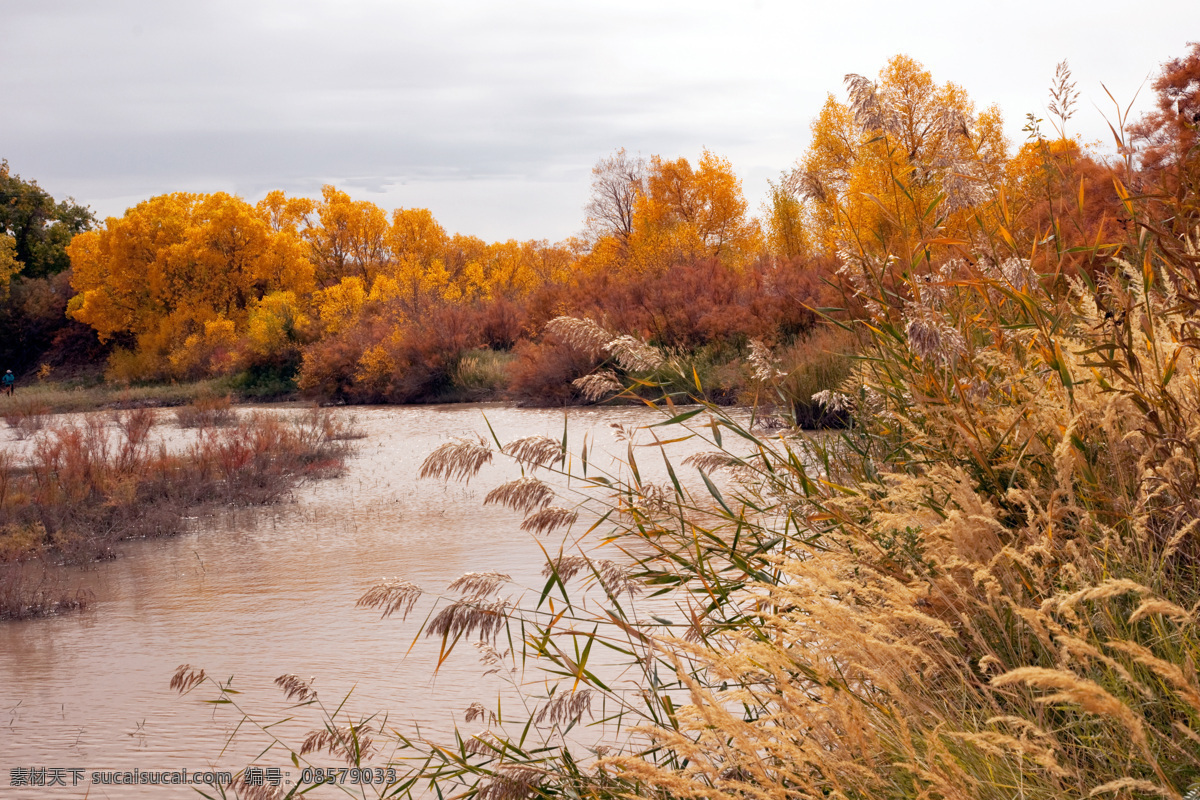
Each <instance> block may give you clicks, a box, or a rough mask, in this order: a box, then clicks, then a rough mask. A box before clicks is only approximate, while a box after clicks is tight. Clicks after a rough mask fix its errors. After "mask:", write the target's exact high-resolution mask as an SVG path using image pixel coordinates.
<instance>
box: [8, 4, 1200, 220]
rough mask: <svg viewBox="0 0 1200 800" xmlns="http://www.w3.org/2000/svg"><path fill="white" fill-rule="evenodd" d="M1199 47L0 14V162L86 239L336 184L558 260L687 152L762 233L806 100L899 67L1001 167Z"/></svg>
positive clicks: (852, 17)
mask: <svg viewBox="0 0 1200 800" xmlns="http://www.w3.org/2000/svg"><path fill="white" fill-rule="evenodd" d="M1196 39H1200V2H1195V0H1144V2H1141V3H1138V4H1133V5H1131V4H1129V3H1127V2H1120V3H1118V2H1110V1H1109V0H1099V1H1098V2H1091V3H1088V4H1086V6H1085V5H1083V4H1081V3H1066V2H1059V1H1058V0H1039V1H1038V2H1030V1H1029V0H1012V1H1011V2H1005V3H998V2H974V3H966V2H957V3H943V2H937V3H930V2H925V3H915V4H914V3H899V2H891V3H879V2H874V0H858V2H853V3H850V2H827V1H826V2H816V3H810V2H782V1H780V0H742V1H741V2H732V1H731V0H725V1H723V2H722V1H718V0H688V1H687V2H674V1H671V2H654V0H640V2H625V0H606V1H605V2H591V1H590V0H553V1H550V0H546V1H544V2H530V1H528V0H504V1H503V2H484V1H483V0H441V2H436V3H435V2H428V0H426V1H425V2H408V1H407V0H379V1H376V0H339V2H336V3H335V2H326V0H235V1H234V2H226V0H194V1H193V2H186V3H184V2H177V1H176V0H154V1H153V2H144V1H143V0H102V1H101V2H97V0H88V1H87V2H81V1H79V0H37V2H27V1H26V0H0V158H6V159H7V160H8V162H9V165H10V167H11V169H12V170H13V172H16V173H18V174H20V175H21V177H22V178H24V179H26V180H36V181H38V183H39V184H40V185H41V186H42V187H43V188H45V189H46V190H47V191H49V192H50V193H51V194H52V195H54V196H55V197H56V198H59V199H62V198H64V197H67V196H72V197H74V198H75V199H76V201H78V202H80V203H83V204H85V205H89V206H90V207H91V208H92V209H93V210H94V211H95V212H96V213H97V215H98V216H100V217H101V218H103V217H107V216H119V215H120V214H122V213H123V212H124V210H125V209H126V208H128V207H129V206H132V205H135V204H136V203H138V202H140V201H142V200H145V199H147V198H149V197H152V196H154V195H157V194H162V193H166V192H175V191H192V192H214V191H225V192H231V193H235V194H238V195H240V196H242V197H244V198H246V199H247V200H250V201H257V200H258V199H260V198H261V197H262V196H263V195H265V194H266V193H267V192H268V191H270V190H272V189H283V190H284V191H286V192H287V193H288V194H292V195H306V196H313V197H317V196H319V195H320V191H321V186H322V185H324V184H328V183H332V184H334V185H336V186H338V187H339V188H341V189H344V190H345V191H347V192H349V193H350V194H351V195H352V196H353V197H354V198H355V199H358V200H370V201H372V202H375V203H377V204H379V205H380V206H382V207H384V208H386V209H393V208H397V207H413V206H418V207H425V208H429V209H430V210H431V211H432V212H433V214H434V216H435V217H436V218H437V219H438V220H439V222H441V223H442V225H443V226H445V227H446V228H447V230H449V231H450V232H458V233H464V234H473V235H476V236H480V237H481V238H484V239H487V240H489V241H490V240H505V239H513V238H515V239H520V240H525V239H547V240H550V241H558V240H561V239H564V238H566V237H568V236H572V235H575V234H577V233H579V232H580V231H581V230H582V228H583V225H584V211H583V207H584V205H585V204H586V203H587V199H588V191H589V187H590V180H591V168H592V166H593V165H594V164H595V163H596V162H597V160H599V159H600V158H602V157H604V156H607V155H610V154H611V153H612V152H613V151H615V150H616V149H617V148H620V147H624V148H626V149H627V150H628V151H629V152H631V153H635V154H641V155H643V156H650V155H652V154H658V155H661V156H663V157H664V158H678V157H680V156H683V157H686V158H688V159H690V160H692V161H693V162H694V161H695V160H696V159H697V158H699V156H700V155H701V153H702V152H703V151H704V149H706V148H707V149H708V150H711V151H712V152H714V153H716V154H717V155H720V156H723V157H725V158H727V159H729V160H730V162H731V163H732V164H733V167H734V169H735V171H736V172H737V174H738V176H739V177H740V178H741V180H742V185H743V190H744V192H745V194H746V197H747V200H748V201H749V203H750V206H751V211H757V210H758V209H759V206H760V204H761V203H762V201H763V198H764V196H765V193H766V190H767V181H768V180H770V179H775V178H778V177H779V175H780V173H781V172H783V171H784V170H787V169H789V168H790V167H791V166H792V165H793V164H794V163H795V162H796V160H797V159H798V158H799V157H800V156H802V155H803V153H804V150H805V147H806V146H807V143H808V139H809V127H810V125H811V122H812V119H813V118H814V117H815V116H816V114H817V113H818V111H819V110H820V108H821V105H822V103H823V102H824V100H825V96H826V94H827V93H829V92H833V93H835V94H836V95H837V96H838V97H840V98H844V96H845V95H844V91H843V88H842V82H843V78H844V76H845V75H846V74H847V73H860V74H863V75H867V76H871V77H874V76H875V75H877V74H878V72H879V71H880V69H882V68H883V66H884V64H885V63H886V62H887V60H888V58H890V57H891V56H893V55H896V54H897V53H904V54H907V55H909V56H911V57H913V58H915V59H917V60H918V61H920V62H922V63H923V64H924V65H925V67H926V68H927V69H929V70H930V72H931V73H932V74H933V77H934V79H935V80H936V81H938V82H939V83H940V82H944V81H954V82H955V83H958V84H959V85H961V86H963V87H964V88H965V89H966V90H967V92H968V93H969V94H970V96H971V98H972V99H973V100H974V101H975V103H976V105H977V107H978V108H980V109H982V108H984V107H987V106H990V105H992V104H996V105H998V106H999V107H1000V108H1001V110H1002V111H1003V112H1004V116H1005V120H1006V129H1007V131H1008V135H1009V138H1010V140H1011V141H1012V142H1013V144H1014V146H1015V145H1019V144H1020V142H1021V141H1023V139H1024V136H1025V134H1023V133H1022V130H1021V129H1022V126H1023V125H1024V124H1025V118H1026V114H1027V113H1029V112H1032V113H1034V114H1036V115H1037V116H1039V117H1043V118H1047V119H1048V116H1049V115H1048V113H1047V112H1046V104H1047V102H1048V87H1049V85H1050V82H1051V79H1052V78H1053V76H1054V71H1055V66H1056V64H1057V63H1058V62H1060V61H1062V60H1064V59H1066V60H1068V62H1069V63H1070V66H1071V70H1072V72H1073V75H1074V78H1075V80H1076V83H1077V87H1078V90H1079V91H1080V95H1081V97H1080V101H1079V105H1078V110H1077V112H1076V115H1075V117H1074V118H1073V119H1072V120H1071V121H1070V126H1071V129H1072V130H1071V132H1072V133H1075V134H1077V135H1079V136H1080V137H1082V138H1083V139H1084V140H1085V141H1097V142H1099V143H1100V146H1101V148H1102V149H1108V150H1111V142H1112V136H1111V134H1110V133H1109V130H1108V127H1107V124H1106V122H1105V118H1106V117H1107V118H1108V119H1109V120H1115V119H1116V111H1117V107H1116V106H1115V105H1114V104H1113V102H1112V100H1110V99H1109V98H1108V96H1107V95H1106V93H1105V88H1104V87H1107V89H1108V91H1109V92H1111V93H1112V95H1113V96H1114V97H1115V98H1116V99H1117V100H1119V101H1120V102H1121V104H1122V106H1123V107H1124V106H1127V105H1129V104H1130V103H1131V102H1132V103H1133V105H1132V115H1133V116H1134V117H1136V116H1137V114H1138V112H1139V111H1142V110H1145V109H1147V108H1149V106H1150V101H1151V99H1152V94H1153V93H1152V91H1151V89H1150V83H1151V81H1152V80H1153V77H1154V75H1155V74H1156V73H1157V71H1158V69H1159V66H1160V64H1161V63H1162V62H1163V61H1166V60H1168V59H1170V58H1173V57H1176V56H1181V55H1183V54H1184V53H1185V51H1186V49H1187V43H1188V41H1189V40H1196ZM1135 96H1136V97H1135ZM1046 127H1047V128H1048V127H1049V126H1048V123H1047V125H1046Z"/></svg>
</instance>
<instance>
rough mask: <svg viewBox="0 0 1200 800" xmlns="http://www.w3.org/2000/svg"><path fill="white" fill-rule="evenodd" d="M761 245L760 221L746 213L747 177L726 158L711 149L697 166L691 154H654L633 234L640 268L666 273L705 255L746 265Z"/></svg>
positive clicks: (631, 246) (631, 248)
mask: <svg viewBox="0 0 1200 800" xmlns="http://www.w3.org/2000/svg"><path fill="white" fill-rule="evenodd" d="M761 247H762V235H761V232H760V230H759V227H758V224H757V222H756V221H755V220H753V219H750V218H748V217H747V216H746V200H745V198H744V197H743V195H742V185H741V181H740V180H739V179H738V178H737V176H736V175H735V174H734V172H733V168H732V166H731V165H730V163H729V162H728V161H727V160H726V159H724V158H721V157H720V156H717V155H715V154H714V153H712V152H710V151H708V150H705V151H704V154H703V155H702V156H701V158H700V161H699V163H698V165H697V166H696V167H695V168H693V167H692V165H691V164H690V163H689V162H688V160H687V159H686V158H678V159H675V160H674V161H664V160H663V159H662V158H660V157H659V156H653V157H652V158H651V159H650V167H649V170H648V173H647V177H646V189H645V192H644V193H642V194H639V195H638V197H637V201H636V205H635V209H634V217H633V233H632V235H631V236H630V238H629V251H630V255H629V260H630V263H631V264H632V265H633V267H634V269H636V270H637V271H641V272H662V271H664V270H666V269H668V268H670V267H671V266H672V265H673V264H676V263H680V262H684V261H694V260H697V259H700V258H717V259H720V260H721V261H722V262H724V263H727V264H732V265H740V264H742V263H744V262H745V261H746V260H747V259H748V258H750V257H751V256H752V255H753V254H754V253H756V252H757V251H758V250H759V249H761Z"/></svg>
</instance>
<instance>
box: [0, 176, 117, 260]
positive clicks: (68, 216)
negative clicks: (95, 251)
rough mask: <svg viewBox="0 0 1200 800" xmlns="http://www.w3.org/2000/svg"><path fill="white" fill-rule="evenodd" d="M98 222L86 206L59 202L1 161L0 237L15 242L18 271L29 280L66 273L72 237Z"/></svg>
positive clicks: (72, 202)
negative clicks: (68, 247)
mask: <svg viewBox="0 0 1200 800" xmlns="http://www.w3.org/2000/svg"><path fill="white" fill-rule="evenodd" d="M95 223H96V218H95V217H94V216H93V215H92V211H91V209H89V208H88V207H87V206H81V205H79V204H77V203H76V202H75V201H74V199H72V198H67V199H66V200H63V201H62V202H57V203H56V202H55V201H54V198H53V197H51V196H50V194H49V193H48V192H46V190H45V189H43V188H42V187H40V186H38V185H37V181H24V180H22V179H21V176H20V175H16V174H14V173H13V172H12V170H11V169H10V168H9V166H8V161H7V160H4V161H0V237H5V236H7V237H9V238H11V240H12V242H11V244H12V251H11V252H12V257H13V258H14V259H15V261H16V262H17V264H18V266H17V268H16V270H15V271H17V272H20V274H22V275H24V276H25V277H26V278H45V277H48V276H50V275H57V274H58V273H60V272H63V271H64V270H66V269H67V268H69V267H70V266H71V260H70V259H69V258H67V253H66V247H67V245H68V244H69V243H70V242H71V238H72V237H73V236H75V234H77V233H79V232H80V231H86V230H89V229H90V228H92V226H93V225H95ZM0 247H2V246H0ZM0 258H2V256H0Z"/></svg>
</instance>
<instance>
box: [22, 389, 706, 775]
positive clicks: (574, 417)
mask: <svg viewBox="0 0 1200 800" xmlns="http://www.w3.org/2000/svg"><path fill="white" fill-rule="evenodd" d="M341 413H344V414H348V415H352V416H353V417H354V418H355V421H356V425H357V427H358V428H360V429H361V430H362V432H363V433H365V434H366V436H365V438H363V439H361V440H359V441H357V442H356V443H355V446H356V450H355V453H354V455H352V456H351V457H350V459H349V460H348V462H347V466H346V470H345V472H344V474H343V475H341V476H340V477H337V478H333V479H329V480H322V481H315V482H312V483H309V484H306V485H303V486H301V487H299V488H298V489H297V490H296V491H295V492H294V493H293V497H292V499H291V500H290V501H289V502H287V503H283V504H280V505H275V506H270V507H266V508H259V509H241V510H232V511H228V512H222V513H219V514H217V515H216V516H211V517H206V518H203V519H198V520H195V521H194V522H193V524H192V528H193V530H192V531H191V532H189V533H187V534H185V535H182V536H178V537H175V538H171V539H160V540H150V541H137V542H126V543H124V544H122V545H121V546H120V557H119V558H117V559H115V560H112V561H107V562H101V563H97V564H93V565H89V566H88V567H86V568H75V569H72V570H71V571H70V575H69V578H70V580H71V581H72V582H73V583H75V584H79V585H82V586H85V587H86V588H87V589H88V590H90V591H91V593H92V594H93V598H94V602H93V604H92V605H91V606H90V607H89V608H88V610H87V611H85V612H83V613H68V614H63V615H61V616H57V617H52V618H48V619H35V620H28V621H18V622H3V623H0V769H2V770H3V771H2V772H0V796H4V797H9V796H12V797H54V798H59V797H61V798H72V797H85V796H86V797H89V798H109V797H111V798H135V797H159V798H165V797H176V796H180V797H184V796H198V795H196V794H194V793H193V792H192V791H191V790H188V789H184V788H182V787H174V788H167V787H161V786H141V787H133V786H105V785H92V784H90V780H91V773H92V772H93V771H99V770H160V771H168V770H182V769H188V770H190V771H192V772H193V773H195V772H196V771H198V770H206V769H222V770H233V771H236V770H238V769H240V768H242V767H244V766H245V765H246V764H247V763H251V762H252V761H253V763H256V764H267V765H272V764H273V765H275V766H279V767H283V768H287V769H290V770H292V771H293V772H295V771H296V770H295V768H294V767H292V766H291V764H290V763H288V761H287V757H286V752H285V751H283V750H281V749H275V750H272V751H270V752H268V753H266V754H265V755H263V754H262V751H263V749H264V748H265V747H267V745H268V744H269V743H270V737H269V736H268V735H267V734H265V733H264V732H262V731H261V730H256V728H255V726H254V725H253V724H252V723H243V724H242V725H241V726H240V729H239V730H238V732H237V735H236V736H235V737H233V739H232V741H229V735H230V734H231V733H232V732H233V731H234V729H235V728H237V727H238V723H239V720H240V719H241V717H240V715H239V714H238V713H237V712H236V711H235V710H234V709H233V708H231V707H229V706H224V705H217V706H214V705H212V704H209V703H206V702H204V701H205V700H210V699H213V698H215V697H216V696H217V694H216V691H215V690H214V689H212V688H211V687H209V686H201V687H198V688H196V689H195V690H194V691H193V692H192V693H190V694H188V695H186V696H183V697H181V696H180V695H179V694H178V693H177V692H175V691H173V690H171V689H170V688H169V687H168V683H169V681H170V679H171V676H172V674H173V673H174V672H175V670H176V668H177V667H178V666H179V665H181V664H185V663H186V664H191V665H193V666H194V667H197V668H203V669H204V670H206V672H207V673H208V674H209V675H211V676H214V677H215V678H218V679H219V680H222V681H224V680H230V679H231V680H232V685H233V687H234V688H236V689H238V690H240V691H242V692H243V694H240V695H237V696H236V699H237V700H238V702H239V704H243V705H244V707H245V709H246V710H248V711H251V713H252V716H254V717H255V718H256V719H257V720H259V721H261V722H271V721H275V720H279V719H282V718H284V717H285V716H288V715H289V713H290V712H288V709H287V703H285V702H284V700H283V697H282V693H281V692H280V690H279V689H277V688H276V687H275V686H273V685H272V681H273V680H274V679H275V678H276V677H277V676H279V675H281V674H284V673H294V674H297V675H299V676H301V677H303V678H306V679H307V678H309V677H313V678H315V682H314V686H315V688H316V689H317V690H318V696H319V697H320V698H321V700H322V701H323V702H324V703H325V704H327V705H329V706H330V707H332V706H336V705H337V704H338V703H340V702H341V701H342V700H343V699H344V698H346V697H347V695H348V696H349V700H348V701H347V703H346V706H345V711H346V714H350V715H360V716H366V715H369V714H372V713H374V712H386V714H387V718H386V720H387V727H388V728H394V729H398V730H402V731H405V732H412V731H414V730H416V728H417V726H419V727H420V730H421V731H422V732H423V733H433V734H435V735H444V734H446V733H448V732H449V731H451V730H453V728H454V727H455V726H456V725H457V726H460V727H462V728H463V729H464V731H466V732H468V733H469V732H473V731H474V729H476V728H478V727H479V724H478V723H477V724H475V725H473V726H472V725H464V721H463V711H464V710H465V709H466V708H467V706H468V705H470V704H471V703H472V702H475V701H480V702H482V703H483V704H484V705H489V706H494V705H495V702H496V698H497V697H498V696H503V695H504V693H505V692H506V691H508V690H506V688H505V684H504V682H503V681H501V680H500V678H498V677H497V676H494V675H493V676H484V675H483V673H484V668H483V667H482V666H481V665H480V661H479V659H478V655H477V653H476V652H475V651H474V649H472V648H470V647H462V648H459V649H458V650H457V651H456V652H455V653H454V655H453V656H452V657H451V658H450V659H449V660H448V661H447V662H446V663H445V664H443V665H442V667H441V669H440V670H435V666H436V659H437V644H436V642H434V641H429V640H422V641H421V642H418V643H417V644H416V646H413V642H414V635H415V632H416V630H417V626H418V625H419V623H420V621H421V620H422V619H423V618H424V614H425V613H427V610H428V608H429V607H430V604H431V603H432V600H430V599H429V598H430V597H431V596H432V594H434V593H437V592H439V591H444V590H445V587H446V585H447V584H448V583H449V582H450V581H452V580H453V579H454V578H456V577H457V576H459V575H461V574H462V573H465V572H471V571H477V572H478V571H486V570H497V571H500V572H505V573H508V574H510V575H511V576H512V578H513V581H514V583H515V584H519V585H520V586H525V587H539V588H540V586H541V585H542V583H543V582H544V578H542V577H541V568H542V565H543V563H544V556H543V553H542V550H541V548H540V547H539V539H537V538H535V537H534V536H532V535H531V534H529V533H525V532H523V531H521V530H520V528H519V524H520V521H521V516H520V515H519V514H518V513H517V512H514V511H510V510H508V509H505V508H503V507H500V506H496V505H487V506H485V505H484V504H483V498H484V495H485V494H486V493H487V491H488V490H489V489H491V488H493V487H494V486H496V485H498V484H500V483H502V482H504V481H505V480H510V479H512V478H514V477H516V476H517V475H518V474H519V471H518V470H517V468H516V467H515V466H514V465H513V464H512V463H511V462H508V461H507V460H503V459H498V460H497V461H495V462H494V463H493V464H491V465H488V466H485V467H484V469H483V470H482V472H481V473H480V474H479V475H478V476H477V477H475V478H473V479H472V480H471V481H470V482H469V483H467V484H463V483H460V482H449V483H447V482H445V481H442V480H435V479H424V480H419V479H418V478H417V472H418V470H419V468H420V464H421V462H422V460H423V459H424V458H425V456H427V455H428V454H429V453H430V452H431V451H433V450H434V449H435V448H436V447H437V446H438V445H439V444H441V443H443V442H445V441H447V440H448V439H450V438H451V437H454V436H460V435H464V434H468V433H480V434H482V435H484V436H487V435H488V429H487V424H486V422H485V415H486V418H487V421H489V422H490V423H491V425H492V427H493V428H494V429H495V431H496V433H497V434H498V435H499V437H500V438H501V439H502V440H504V441H507V440H510V439H513V438H517V437H519V436H529V435H535V434H541V435H547V436H550V437H554V438H556V439H561V437H562V435H563V427H564V412H562V411H559V410H527V409H514V408H510V407H505V406H497V405H485V406H473V405H454V406H418V407H384V408H358V409H350V410H343V411H342V412H341ZM566 418H567V420H568V421H569V437H570V439H571V441H572V443H573V445H574V446H575V447H577V446H578V444H579V443H580V441H581V440H582V437H583V435H584V434H585V433H586V434H587V435H588V436H589V446H590V447H591V448H592V455H591V459H590V460H591V462H592V463H593V464H594V465H595V466H612V464H613V463H614V460H613V459H612V458H611V457H610V456H607V455H603V453H609V454H617V453H619V454H624V452H625V444H624V443H620V442H618V441H617V439H616V438H615V436H614V431H613V428H612V427H611V425H612V424H614V423H615V424H622V425H627V426H628V425H632V426H636V425H643V424H646V423H649V422H654V421H660V420H661V417H660V416H656V415H655V412H652V411H649V410H647V409H641V408H608V409H572V410H571V411H570V412H569V414H567V416H566ZM168 419H169V417H167V416H166V415H165V414H164V415H163V423H162V425H161V426H160V427H161V429H162V430H163V431H164V433H165V435H168V436H169V435H177V434H171V433H170V432H169V430H168V428H169V425H168V423H167V420H168ZM6 435H9V436H11V434H6ZM6 444H7V443H6ZM672 448H673V449H674V451H673V456H672V457H673V460H675V459H676V458H682V457H683V456H684V455H686V454H687V453H690V452H695V451H696V450H698V449H700V448H699V447H697V445H696V444H695V443H694V442H685V443H680V444H676V445H672ZM656 457H657V456H656ZM576 527H577V528H578V527H579V526H578V525H577V526H576ZM576 533H578V531H576ZM561 539H562V534H549V535H544V536H542V537H540V541H541V544H542V545H546V546H549V547H551V548H553V547H556V546H557V545H558V543H559V542H560V541H561ZM396 576H398V577H402V578H405V579H408V580H411V581H413V582H414V583H416V584H418V585H420V586H421V587H422V588H424V589H425V590H426V592H427V593H429V594H428V595H427V597H426V598H423V602H422V604H421V605H419V606H418V608H417V609H416V612H415V614H414V615H413V616H411V617H410V618H409V620H408V621H407V622H404V621H401V620H400V619H399V618H398V617H393V618H389V619H380V616H379V614H378V613H377V612H375V611H370V610H365V609H357V608H355V602H356V600H357V599H358V598H359V597H360V596H361V595H362V594H363V592H364V591H365V590H366V589H367V588H369V587H370V586H371V585H372V584H373V583H375V582H376V581H378V580H379V579H382V578H390V577H396ZM534 591H536V589H535V590H534ZM514 593H515V590H514ZM410 648H411V649H410ZM344 716H345V714H343V717H344ZM382 719H383V718H382V717H376V718H375V724H376V725H377V726H378V723H379V722H381V721H382ZM320 722H321V717H320V715H319V714H317V713H316V712H315V710H314V709H311V708H310V709H305V710H303V711H302V712H300V713H299V714H298V715H297V718H296V719H294V720H292V721H291V722H288V723H285V724H283V725H280V726H279V727H277V728H272V729H271V730H272V732H273V733H274V734H275V735H278V736H279V737H280V738H281V739H283V740H284V741H286V742H288V743H289V744H291V746H293V747H298V746H299V743H300V741H301V740H302V738H303V735H304V733H305V732H306V731H308V730H310V729H312V728H314V727H319V726H320ZM310 760H312V761H313V763H317V764H322V763H325V762H328V765H329V766H338V765H339V762H338V760H337V759H335V758H333V757H323V758H322V757H313V758H312V759H310ZM384 760H386V758H385V759H384ZM26 769H28V770H36V769H55V770H58V772H56V773H54V774H55V775H56V776H57V778H58V779H61V780H63V782H64V783H65V784H66V786H61V785H60V786H55V787H54V788H53V789H51V788H45V789H39V788H27V789H26V788H18V787H14V786H13V781H14V778H16V779H23V778H24V776H25V774H26V773H24V772H20V771H21V770H26ZM70 770H82V773H81V772H78V771H76V772H71V771H70ZM293 777H295V776H293ZM73 782H77V785H75V786H71V784H72V783H73ZM208 791H210V792H211V789H210V790H208ZM320 796H324V795H320Z"/></svg>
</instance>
